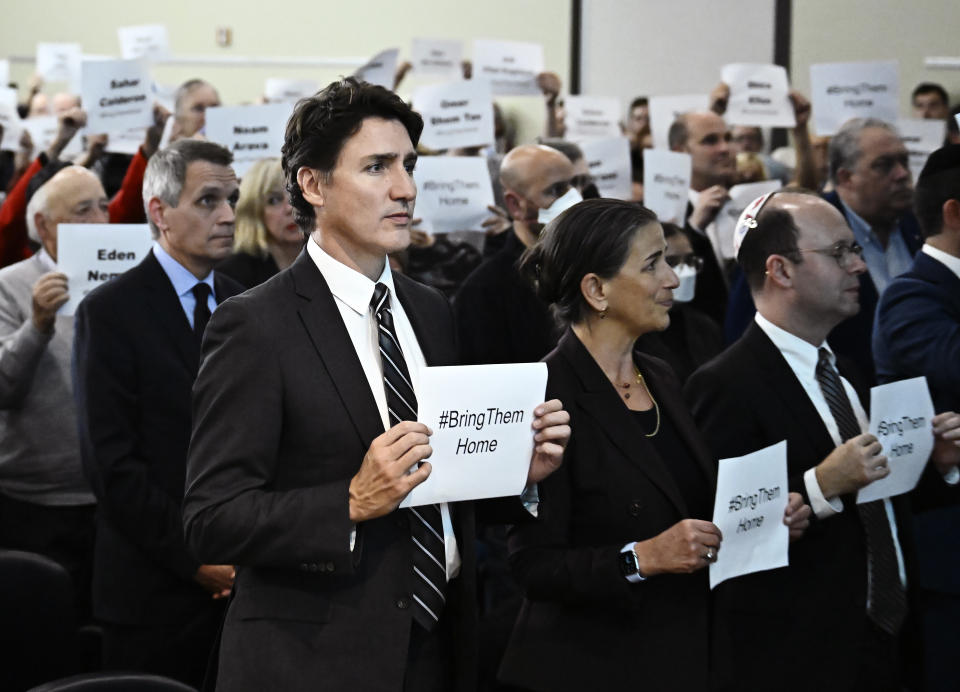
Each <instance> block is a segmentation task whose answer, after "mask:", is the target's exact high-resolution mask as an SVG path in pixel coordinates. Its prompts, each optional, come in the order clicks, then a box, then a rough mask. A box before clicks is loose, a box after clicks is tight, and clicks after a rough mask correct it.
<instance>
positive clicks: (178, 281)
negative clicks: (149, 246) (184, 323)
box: [153, 241, 217, 297]
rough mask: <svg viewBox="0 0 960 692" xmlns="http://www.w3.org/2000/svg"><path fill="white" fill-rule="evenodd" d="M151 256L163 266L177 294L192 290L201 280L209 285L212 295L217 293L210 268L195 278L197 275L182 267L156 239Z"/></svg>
mask: <svg viewBox="0 0 960 692" xmlns="http://www.w3.org/2000/svg"><path fill="white" fill-rule="evenodd" d="M153 256H154V257H156V258H157V261H158V262H159V263H160V266H161V267H162V268H163V271H164V273H165V274H166V275H167V278H169V279H170V283H172V284H173V290H174V291H176V292H177V295H178V296H182V295H184V294H186V293H189V292H190V291H192V290H193V287H194V286H196V285H197V284H198V283H200V282H203V283H205V284H207V286H209V287H210V292H211V293H212V294H213V295H214V297H215V296H216V295H217V294H216V292H215V291H214V290H213V271H212V270H211V271H210V273H209V274H207V275H206V276H205V277H203V278H202V279H197V277H195V276H194V275H193V274H191V273H190V270H189V269H187V268H186V267H184V266H183V265H182V264H180V263H179V262H178V261H177V260H175V259H173V257H171V256H170V253H168V252H167V251H166V250H164V249H163V246H162V245H160V243H158V242H157V241H154V242H153Z"/></svg>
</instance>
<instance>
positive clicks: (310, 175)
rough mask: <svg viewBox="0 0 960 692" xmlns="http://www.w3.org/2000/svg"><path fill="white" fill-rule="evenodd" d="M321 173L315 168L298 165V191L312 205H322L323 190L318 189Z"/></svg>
mask: <svg viewBox="0 0 960 692" xmlns="http://www.w3.org/2000/svg"><path fill="white" fill-rule="evenodd" d="M320 176H321V173H320V171H318V170H317V169H316V168H308V167H307V166H300V168H298V169H297V184H298V185H299V186H300V193H301V194H302V195H303V198H304V199H305V200H306V201H307V204H309V205H310V206H312V207H322V206H323V191H322V190H321V189H320V182H321V180H320Z"/></svg>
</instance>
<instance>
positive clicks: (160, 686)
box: [30, 673, 196, 692]
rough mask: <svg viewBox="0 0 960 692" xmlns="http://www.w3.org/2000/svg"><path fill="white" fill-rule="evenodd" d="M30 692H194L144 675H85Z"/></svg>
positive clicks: (162, 679)
mask: <svg viewBox="0 0 960 692" xmlns="http://www.w3.org/2000/svg"><path fill="white" fill-rule="evenodd" d="M30 692H196V690H195V689H194V688H192V687H190V685H186V684H184V683H182V682H179V681H177V680H171V679H170V678H164V677H161V676H159V675H148V674H146V673H85V674H83V675H74V676H72V677H69V678H63V679H62V680H54V681H53V682H48V683H45V684H43V685H40V686H39V687H34V688H33V689H32V690H30Z"/></svg>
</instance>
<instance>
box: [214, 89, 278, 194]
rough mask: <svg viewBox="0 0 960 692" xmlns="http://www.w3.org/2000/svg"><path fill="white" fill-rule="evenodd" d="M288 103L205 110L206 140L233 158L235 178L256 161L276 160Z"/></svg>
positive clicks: (221, 107) (241, 175)
mask: <svg viewBox="0 0 960 692" xmlns="http://www.w3.org/2000/svg"><path fill="white" fill-rule="evenodd" d="M292 112H293V104H292V103H268V104H266V105H262V106H220V107H217V108H208V109H207V122H206V133H207V139H209V140H210V141H211V142H216V143H217V144H222V145H223V146H225V147H226V148H227V149H229V150H230V152H231V153H232V154H233V170H234V171H236V173H237V175H238V176H239V177H243V175H244V174H245V173H246V172H247V171H248V170H249V169H250V167H251V166H252V165H253V164H254V163H256V162H257V161H259V160H260V159H266V158H273V157H279V156H280V149H281V148H282V147H283V135H284V132H285V131H286V127H287V119H288V118H289V117H290V114H291V113H292Z"/></svg>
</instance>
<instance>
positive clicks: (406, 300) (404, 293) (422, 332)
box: [393, 274, 454, 365]
mask: <svg viewBox="0 0 960 692" xmlns="http://www.w3.org/2000/svg"><path fill="white" fill-rule="evenodd" d="M410 284H411V282H410V280H409V279H407V277H405V276H403V275H402V274H394V275H393V286H394V288H395V289H396V291H397V300H399V301H400V304H401V305H402V306H403V311H404V313H405V314H406V315H407V318H408V319H409V320H410V325H411V326H412V327H413V333H414V334H416V336H417V343H418V344H420V350H421V351H422V352H423V359H424V360H425V361H426V363H427V365H453V364H454V354H453V353H451V352H449V349H448V344H446V343H440V341H441V340H440V339H438V338H437V334H436V333H435V332H434V333H431V331H430V328H431V316H430V315H429V314H428V312H429V311H428V310H426V309H424V306H423V305H422V304H420V303H419V302H418V301H416V300H414V298H413V295H412V292H411V289H412V288H413V287H412V286H411V285H410Z"/></svg>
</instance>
